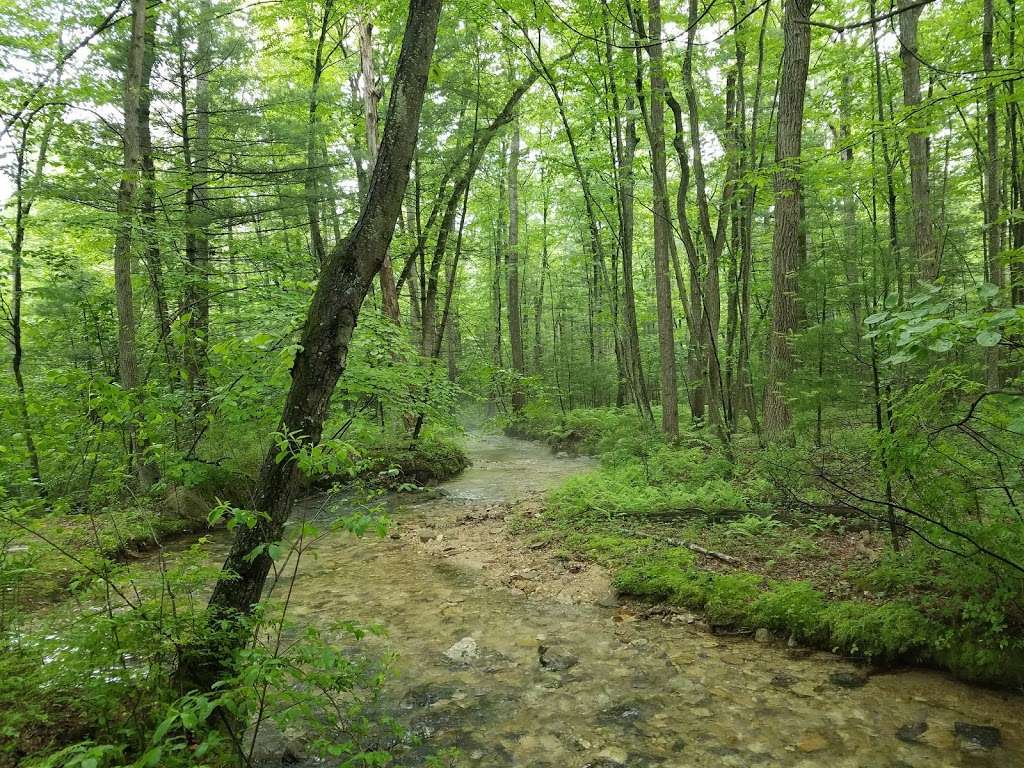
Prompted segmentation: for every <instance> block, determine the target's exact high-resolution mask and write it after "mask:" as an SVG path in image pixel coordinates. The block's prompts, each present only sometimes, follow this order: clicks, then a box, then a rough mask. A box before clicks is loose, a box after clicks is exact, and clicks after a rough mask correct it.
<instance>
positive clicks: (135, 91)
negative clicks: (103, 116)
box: [114, 0, 156, 488]
mask: <svg viewBox="0 0 1024 768" xmlns="http://www.w3.org/2000/svg"><path fill="white" fill-rule="evenodd" d="M145 37H146V0H132V15H131V38H130V43H129V47H128V59H127V65H126V67H125V77H124V131H123V141H122V148H123V157H124V162H123V167H122V174H121V182H120V184H119V186H118V190H117V225H116V226H117V229H116V231H115V236H114V290H115V293H116V296H117V370H118V378H119V379H120V382H121V387H122V388H123V389H124V390H125V392H126V393H128V394H129V396H130V397H132V398H133V401H136V400H137V398H138V397H139V380H138V363H137V353H136V346H135V297H134V294H133V291H132V255H131V245H132V221H133V218H134V214H135V210H134V198H135V189H136V187H137V186H138V182H139V170H140V168H141V144H140V139H139V99H140V96H141V91H142V74H143V64H144V58H145V48H146V45H145ZM137 409H138V402H133V408H132V410H133V414H132V416H130V417H129V419H128V424H127V432H128V450H129V454H130V455H129V460H130V461H131V462H133V464H134V468H135V472H136V476H137V478H138V480H139V484H140V485H141V486H142V487H144V488H148V487H149V486H150V485H152V483H153V482H154V480H155V479H156V478H155V476H154V473H153V471H152V469H151V467H150V466H149V464H148V462H147V461H146V460H145V458H144V457H143V450H144V445H143V441H142V439H141V437H140V435H139V423H138V415H137Z"/></svg>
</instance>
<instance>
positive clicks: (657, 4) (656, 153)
mask: <svg viewBox="0 0 1024 768" xmlns="http://www.w3.org/2000/svg"><path fill="white" fill-rule="evenodd" d="M647 8H648V14H649V16H650V19H649V21H648V29H647V40H646V43H645V44H646V48H647V54H648V56H649V57H650V60H651V72H650V78H651V86H650V87H651V130H650V133H651V168H652V176H653V177H654V190H653V194H654V212H655V213H654V289H655V296H656V298H657V305H658V357H659V360H660V364H661V365H660V368H661V370H660V383H661V428H662V431H663V432H664V433H665V434H666V435H667V436H668V437H669V438H670V439H675V438H676V437H678V436H679V399H678V397H679V396H678V393H677V390H676V350H675V329H674V326H673V321H672V284H671V282H670V281H669V247H670V238H671V237H672V227H671V223H670V222H669V220H668V219H667V218H666V216H665V215H664V213H667V211H668V174H667V170H666V163H665V79H664V75H663V74H662V66H663V62H662V45H661V0H648V3H647Z"/></svg>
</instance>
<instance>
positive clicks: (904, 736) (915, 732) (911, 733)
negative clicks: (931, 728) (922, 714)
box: [896, 720, 928, 744]
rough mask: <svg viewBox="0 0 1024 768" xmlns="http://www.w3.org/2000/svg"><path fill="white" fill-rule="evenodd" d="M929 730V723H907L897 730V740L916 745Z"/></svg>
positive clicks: (922, 721)
mask: <svg viewBox="0 0 1024 768" xmlns="http://www.w3.org/2000/svg"><path fill="white" fill-rule="evenodd" d="M927 730H928V723H926V722H924V720H921V721H918V722H916V723H907V724H906V725H901V726H900V727H899V728H897V729H896V738H897V739H899V740H900V741H905V742H907V743H908V744H916V743H917V740H918V738H919V737H920V736H921V735H922V734H923V733H924V732H925V731H927Z"/></svg>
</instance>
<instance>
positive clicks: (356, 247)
mask: <svg viewBox="0 0 1024 768" xmlns="http://www.w3.org/2000/svg"><path fill="white" fill-rule="evenodd" d="M138 1H139V2H140V3H141V2H143V0H138ZM441 3H442V0H410V3H409V16H408V20H407V22H406V28H405V35H404V37H403V40H402V50H401V53H400V54H399V58H398V65H397V69H396V72H395V78H394V82H393V85H392V90H391V99H390V101H389V102H388V111H387V118H386V123H385V128H384V135H383V140H382V142H381V146H380V153H379V154H378V156H377V163H376V165H375V167H374V169H373V175H372V177H371V178H370V183H369V191H368V194H367V196H366V199H365V201H364V202H363V206H362V210H361V212H360V215H359V219H358V220H357V221H356V224H355V226H354V227H353V228H352V230H351V231H350V232H349V234H348V236H347V237H346V238H345V239H344V240H343V241H341V242H340V243H338V244H337V245H336V246H335V247H334V248H333V249H332V251H331V253H330V254H329V255H328V258H327V261H326V262H325V264H324V268H323V271H322V273H321V276H320V282H319V284H318V285H317V289H316V292H315V293H314V294H313V300H312V303H311V304H310V308H309V312H308V314H307V317H306V324H305V327H304V328H303V331H302V338H301V341H300V344H299V352H298V353H297V355H296V357H295V363H294V364H293V366H292V383H291V387H290V389H289V391H288V396H287V398H286V400H285V405H284V413H283V415H282V417H281V424H280V427H279V433H280V434H282V435H285V436H286V440H287V445H286V450H285V451H284V453H283V455H281V451H280V446H278V445H274V446H273V447H272V448H271V449H270V450H269V451H268V452H267V455H266V457H265V458H264V461H263V466H262V468H261V470H260V480H259V489H258V494H257V509H258V510H259V511H260V512H262V513H263V515H264V516H263V517H262V518H261V519H260V521H259V522H258V523H257V524H256V525H255V526H254V527H252V528H243V529H241V530H240V531H239V533H238V534H237V535H236V537H235V540H234V543H233V544H232V547H231V552H230V553H229V554H228V557H227V559H226V560H225V561H224V567H223V571H222V575H221V577H220V579H218V581H217V584H216V586H215V587H214V590H213V595H212V596H211V597H210V610H211V612H212V613H213V615H214V616H215V617H229V618H230V617H231V616H234V615H239V614H241V615H247V614H249V613H250V612H251V611H252V609H253V606H255V605H256V603H257V602H259V600H260V596H261V594H262V592H263V585H264V582H265V581H266V578H267V573H268V572H269V570H270V565H271V557H270V555H269V554H268V553H267V551H266V545H268V544H270V543H272V542H275V541H277V540H278V539H280V538H281V535H282V533H283V531H284V525H285V522H286V521H287V520H288V516H289V514H290V513H291V508H292V502H293V501H294V499H295V496H296V494H297V493H298V492H299V490H300V489H301V488H302V484H303V478H302V472H301V470H300V468H299V462H298V461H297V455H298V453H299V452H301V451H303V450H307V449H308V448H309V447H310V446H313V445H315V444H316V443H318V442H319V440H320V436H321V433H322V430H323V425H324V420H325V419H326V418H327V410H328V405H329V404H330V400H331V395H332V394H333V392H334V387H335V385H336V384H337V381H338V378H339V377H340V376H341V375H342V373H344V371H345V366H346V361H347V356H348V350H349V344H350V342H351V340H352V333H353V331H354V330H355V326H356V321H357V319H358V317H359V312H360V309H361V308H362V305H363V301H364V300H365V298H366V294H367V293H368V292H369V290H370V286H371V284H372V282H373V279H374V277H375V276H376V274H377V272H378V271H379V270H380V267H381V264H382V263H383V261H384V257H385V255H386V254H387V251H388V247H389V246H390V244H391V238H392V236H393V235H394V230H395V223H396V221H397V220H398V214H399V212H400V210H401V205H402V197H403V195H404V194H405V188H406V185H407V183H408V181H409V166H410V164H411V162H412V155H413V151H414V150H415V147H416V135H417V132H418V129H419V118H420V111H421V108H422V106H423V97H424V93H425V91H426V85H427V75H428V72H429V69H430V60H431V57H432V54H433V50H434V40H435V37H436V34H437V22H438V17H439V15H440V11H441ZM261 548H262V549H261ZM235 642H237V640H236V641H235ZM209 661H210V662H211V663H213V664H214V665H215V668H218V669H219V668H220V666H222V664H223V662H222V661H218V660H217V659H210V660H209Z"/></svg>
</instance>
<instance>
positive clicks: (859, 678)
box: [828, 672, 868, 688]
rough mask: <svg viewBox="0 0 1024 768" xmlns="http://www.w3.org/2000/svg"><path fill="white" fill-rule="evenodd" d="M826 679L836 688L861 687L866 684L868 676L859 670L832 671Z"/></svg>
mask: <svg viewBox="0 0 1024 768" xmlns="http://www.w3.org/2000/svg"><path fill="white" fill-rule="evenodd" d="M828 681H829V682H830V683H832V685H834V686H836V687H837V688H863V687H864V686H865V685H867V682H868V676H867V675H865V674H863V673H861V672H833V673H832V674H831V675H829V676H828Z"/></svg>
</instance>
